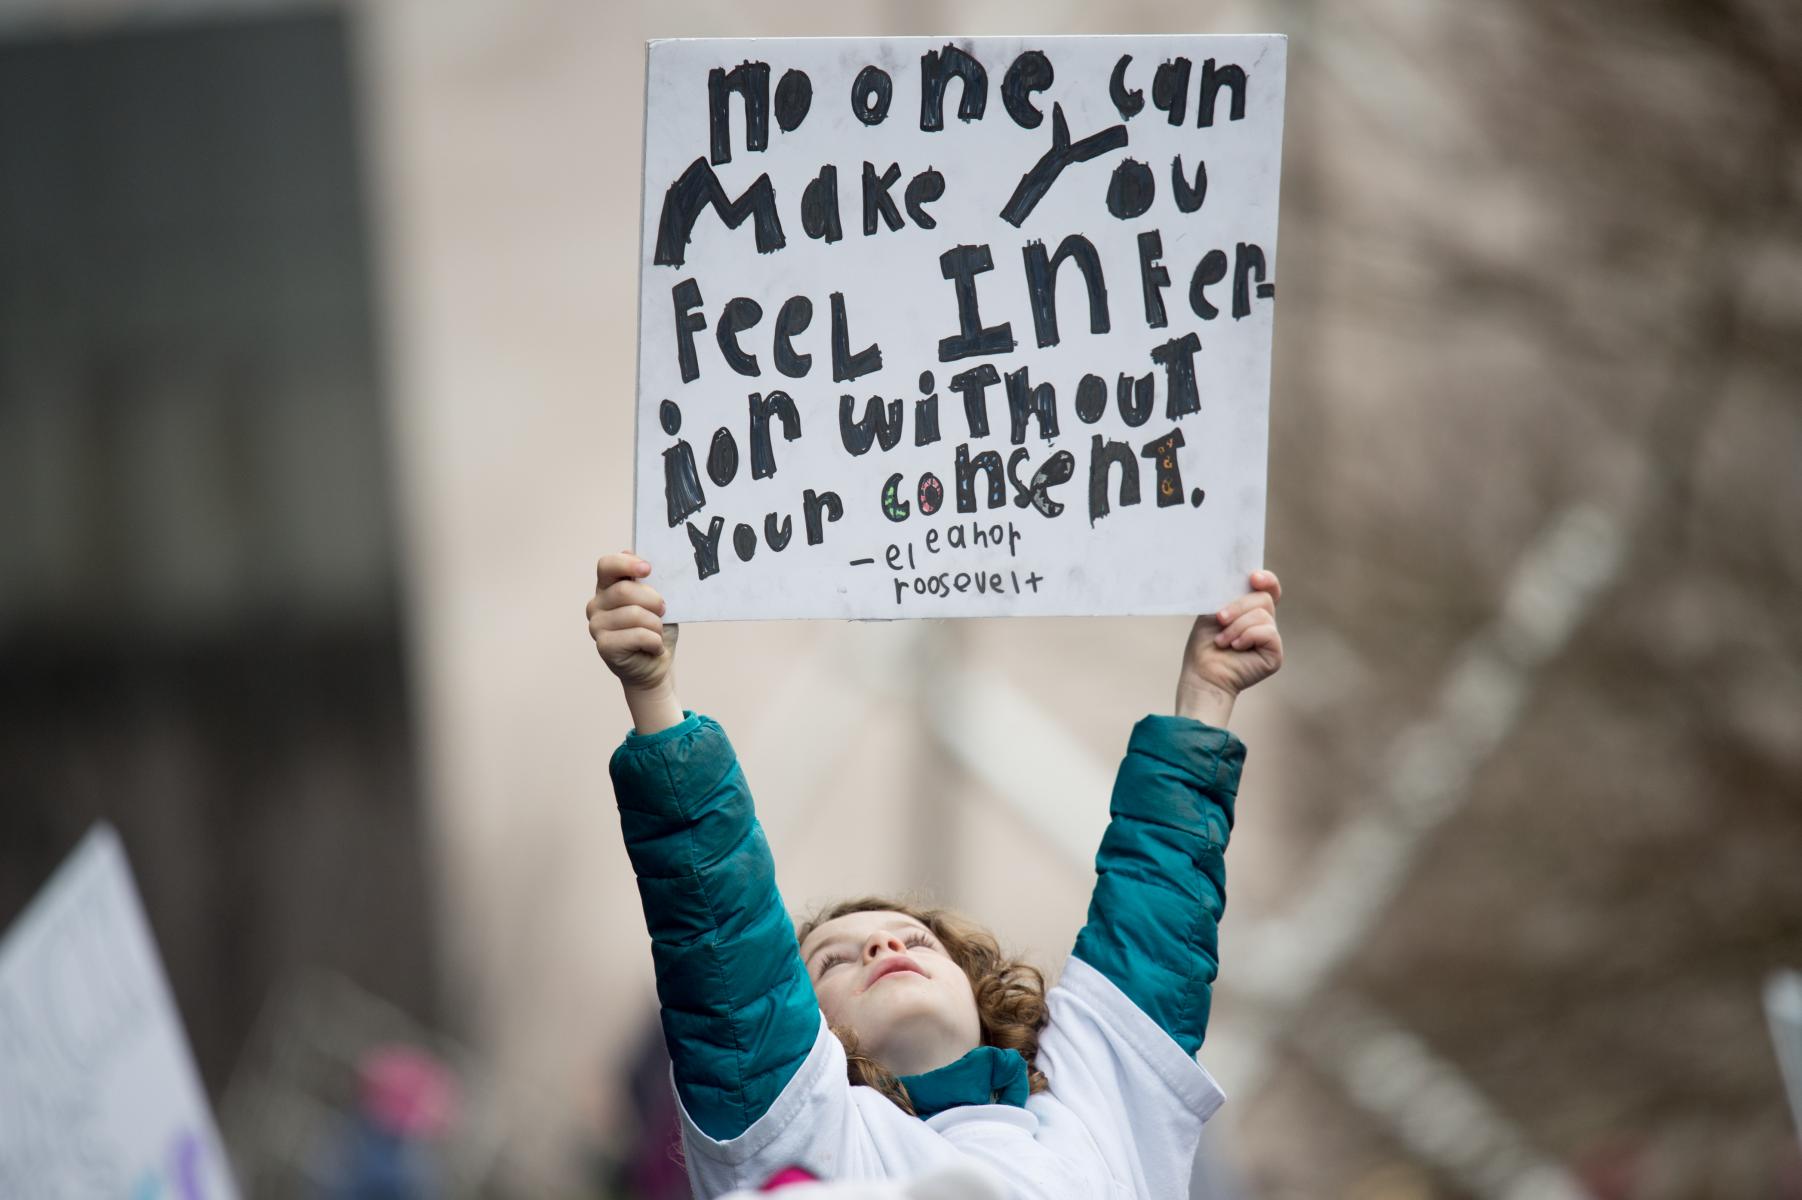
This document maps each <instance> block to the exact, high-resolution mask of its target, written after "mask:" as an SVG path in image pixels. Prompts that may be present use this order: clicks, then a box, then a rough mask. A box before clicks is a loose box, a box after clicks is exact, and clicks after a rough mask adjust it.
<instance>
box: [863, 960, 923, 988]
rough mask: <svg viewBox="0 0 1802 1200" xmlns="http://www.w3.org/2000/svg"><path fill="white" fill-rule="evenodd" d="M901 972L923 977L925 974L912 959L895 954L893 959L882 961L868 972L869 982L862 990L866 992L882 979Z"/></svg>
mask: <svg viewBox="0 0 1802 1200" xmlns="http://www.w3.org/2000/svg"><path fill="white" fill-rule="evenodd" d="M902 971H912V972H913V973H914V974H915V975H919V976H924V975H925V974H926V972H924V971H922V970H920V965H919V964H918V963H916V962H915V961H914V960H913V959H911V958H909V957H907V956H906V955H905V954H897V955H895V956H894V957H893V958H885V959H883V960H882V962H881V964H880V965H878V966H877V968H876V969H875V970H874V971H871V972H870V978H869V982H867V983H865V984H864V985H863V990H864V991H866V992H867V991H869V990H870V989H871V988H873V987H875V986H876V985H877V984H878V983H880V982H882V981H883V980H884V979H887V978H888V977H889V976H890V975H895V974H899V973H900V972H902Z"/></svg>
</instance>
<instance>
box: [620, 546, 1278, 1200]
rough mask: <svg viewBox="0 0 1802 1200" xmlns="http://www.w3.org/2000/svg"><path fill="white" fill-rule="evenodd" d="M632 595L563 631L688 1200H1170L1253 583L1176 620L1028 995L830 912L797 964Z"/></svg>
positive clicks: (1233, 778) (802, 944)
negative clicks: (679, 1136) (615, 683)
mask: <svg viewBox="0 0 1802 1200" xmlns="http://www.w3.org/2000/svg"><path fill="white" fill-rule="evenodd" d="M650 573H651V566H650V564H649V563H647V562H645V561H644V560H643V559H641V558H638V557H636V556H634V555H632V554H629V553H621V554H616V555H608V556H607V557H605V558H603V559H601V560H600V563H599V564H598V567H597V576H598V578H597V585H596V589H595V595H594V598H593V599H592V600H591V601H590V602H589V605H588V618H589V621H588V624H589V632H590V634H591V635H592V636H593V638H594V641H595V645H596V648H597V649H598V650H599V651H600V655H601V658H602V659H603V660H604V661H605V662H606V664H607V666H608V667H609V668H610V669H611V670H612V671H613V673H614V674H615V675H617V676H618V677H619V680H620V683H621V685H622V687H623V688H624V690H625V697H626V703H627V705H628V707H629V708H630V709H631V712H632V718H633V722H634V731H633V732H632V733H631V734H629V735H628V736H627V738H626V740H625V743H624V744H623V745H622V746H620V747H619V749H618V750H617V751H615V753H614V755H613V761H612V768H611V769H612V775H613V783H614V789H615V792H616V794H617V797H618V801H619V808H620V819H621V824H622V827H623V830H624V834H625V839H626V848H627V852H628V854H629V855H630V857H631V860H632V865H633V868H634V870H636V871H637V873H638V880H639V891H640V894H641V896H642V898H643V900H644V909H645V919H646V923H647V925H648V926H649V928H650V933H651V940H652V955H653V958H654V959H655V963H656V972H657V994H658V998H659V1000H660V1001H661V1003H662V1007H663V1029H664V1035H665V1038H666V1039H667V1041H668V1043H669V1050H670V1057H671V1060H672V1062H673V1064H674V1075H675V1083H676V1092H677V1095H678V1096H679V1098H680V1100H681V1105H682V1110H683V1142H684V1146H685V1148H686V1152H687V1161H688V1170H689V1175H690V1178H691V1180H692V1181H693V1183H694V1185H695V1189H696V1194H697V1195H699V1196H703V1197H712V1196H718V1195H720V1194H722V1193H724V1192H728V1191H731V1190H733V1189H734V1188H745V1187H757V1186H759V1185H760V1184H761V1183H763V1181H765V1180H766V1179H768V1178H769V1177H770V1176H771V1175H772V1174H773V1173H775V1172H777V1171H778V1170H780V1169H782V1168H784V1167H789V1166H795V1165H799V1166H801V1167H805V1168H806V1169H807V1170H808V1171H810V1172H812V1173H813V1174H815V1175H818V1176H820V1177H822V1178H825V1179H884V1178H888V1179H905V1178H909V1177H912V1176H914V1175H916V1174H919V1173H922V1172H924V1171H927V1170H931V1169H934V1168H939V1167H944V1166H947V1165H950V1164H955V1163H957V1162H958V1161H960V1160H962V1159H965V1158H974V1159H976V1160H979V1161H980V1162H982V1163H983V1164H984V1165H985V1166H987V1167H989V1168H991V1169H993V1170H994V1171H995V1172H996V1173H998V1174H999V1175H1000V1176H1001V1177H1002V1178H1003V1179H1004V1180H1006V1181H1007V1183H1008V1184H1009V1186H1010V1187H1011V1188H1012V1189H1013V1194H1014V1195H1017V1196H1020V1197H1070V1198H1071V1200H1079V1198H1080V1200H1092V1198H1094V1197H1157V1198H1160V1200H1161V1198H1163V1197H1171V1196H1181V1195H1186V1194H1187V1189H1188V1181H1189V1172H1190V1163H1191V1160H1192V1159H1193V1157H1194V1152H1195V1145H1196V1142H1197V1139H1198V1138H1199V1137H1200V1133H1201V1126H1202V1123H1203V1122H1204V1121H1206V1120H1207V1118H1208V1117H1209V1116H1210V1115H1211V1114H1212V1113H1213V1111H1214V1110H1215V1109H1216V1108H1217V1107H1218V1106H1219V1104H1220V1102H1221V1099H1222V1097H1221V1094H1220V1090H1219V1088H1218V1086H1216V1085H1215V1083H1214V1081H1213V1079H1212V1078H1211V1077H1209V1075H1208V1074H1207V1072H1206V1071H1204V1070H1202V1068H1201V1067H1200V1066H1199V1065H1198V1064H1197V1063H1196V1061H1195V1055H1196V1052H1197V1050H1198V1049H1199V1048H1200V1046H1201V1042H1202V1037H1203V1034H1204V1033H1205V1032H1206V1029H1207V1019H1208V1008H1209V999H1210V990H1209V989H1210V985H1211V984H1212V982H1213V980H1214V978H1215V974H1216V972H1217V968H1218V955H1217V940H1216V927H1217V922H1218V921H1219V918H1220V913H1221V910H1222V908H1223V907H1224V905H1225V874H1224V863H1223V854H1224V851H1225V848H1226V840H1227V834H1228V831H1229V830H1230V828H1231V826H1232V813H1233V799H1234V794H1235V792H1236V790H1237V786H1238V779H1239V771H1240V767H1241V765H1242V763H1243V761H1244V753H1245V751H1244V745H1243V744H1242V743H1241V742H1240V741H1239V740H1238V739H1237V738H1236V737H1234V736H1233V735H1232V734H1230V733H1228V732H1227V731H1226V729H1225V728H1224V726H1225V724H1226V721H1227V718H1228V717H1229V715H1230V714H1231V712H1232V707H1233V701H1234V698H1235V697H1236V696H1237V695H1238V694H1239V692H1241V691H1243V690H1244V689H1245V688H1247V687H1250V686H1251V685H1252V684H1254V683H1257V682H1258V681H1259V680H1261V679H1264V678H1266V677H1267V676H1269V675H1270V674H1272V673H1273V672H1275V671H1276V670H1277V668H1278V667H1280V666H1281V665H1282V656H1283V651H1282V640H1281V637H1280V635H1279V634H1278V632H1277V626H1276V616H1275V609H1276V602H1277V599H1278V597H1279V596H1280V595H1281V587H1280V585H1279V584H1278V582H1277V578H1276V576H1275V575H1273V574H1271V573H1270V572H1268V571H1258V572H1255V573H1253V575H1252V576H1251V586H1252V590H1251V591H1250V592H1249V593H1247V594H1246V595H1244V596H1241V597H1240V598H1239V599H1237V600H1235V601H1234V602H1233V603H1231V604H1230V605H1228V606H1227V607H1226V608H1224V609H1222V610H1220V611H1219V612H1217V613H1213V614H1209V615H1206V616H1202V617H1199V618H1197V620H1196V622H1195V625H1194V627H1193V629H1192V631H1191V633H1190V635H1189V641H1188V646H1187V647H1186V649H1185V650H1184V654H1183V664H1182V669H1181V673H1180V675H1179V679H1178V684H1177V695H1176V715H1174V716H1150V717H1146V718H1145V719H1144V720H1142V721H1140V722H1139V723H1138V725H1137V726H1136V727H1135V728H1134V729H1133V732H1132V737H1131V739H1130V740H1129V742H1128V744H1127V750H1126V757H1125V759H1124V761H1123V762H1122V763H1121V765H1120V772H1119V776H1118V778H1117V780H1116V782H1115V785H1114V794H1113V802H1112V809H1111V812H1112V821H1111V823H1110V825H1109V827H1108V830H1107V833H1106V835H1105V836H1104V838H1103V839H1102V844H1101V849H1100V853H1099V855H1098V857H1097V860H1096V870H1097V875H1098V878H1097V880H1096V886H1095V891H1094V895H1093V897H1092V899H1091V902H1090V907H1089V916H1088V922H1087V924H1086V925H1085V926H1084V927H1083V930H1082V932H1081V933H1080V934H1079V935H1078V936H1077V939H1076V946H1075V949H1074V951H1073V952H1072V954H1071V957H1070V959H1069V961H1068V963H1067V964H1066V965H1065V968H1064V971H1063V975H1062V977H1061V979H1060V981H1059V983H1058V985H1057V986H1056V987H1054V988H1051V989H1050V990H1049V991H1046V990H1045V989H1044V986H1043V983H1042V980H1041V978H1040V976H1039V974H1038V972H1037V971H1035V970H1033V969H1032V968H1031V967H1028V966H1026V965H1025V964H1023V963H1021V962H1018V961H1016V960H1012V959H1008V958H1006V957H1004V956H1003V955H1002V954H1001V953H1000V951H999V949H998V948H997V946H996V943H995V940H994V939H993V938H992V937H991V936H990V935H989V934H987V933H986V932H984V931H983V930H981V929H980V928H978V927H976V926H974V925H972V924H971V923H970V922H968V921H967V920H965V919H963V918H961V917H958V916H956V915H954V914H951V913H947V912H944V911H942V910H938V909H919V908H914V907H911V906H908V905H904V904H900V903H896V902H892V901H885V900H876V899H865V900H853V901H850V902H847V903H844V904H840V905H838V906H836V907H834V908H831V909H829V910H828V911H827V912H826V913H824V914H822V916H821V917H820V918H818V919H816V920H814V921H811V922H808V923H807V924H806V925H805V926H804V927H803V928H802V930H801V933H800V937H799V938H798V939H797V936H796V931H795V929H794V927H793V925H792V924H791V923H790V921H789V918H788V915H787V913H786V911H785V910H784V908H783V905H782V900H781V896H780V895H779V894H778V892H777V890H776V884H775V877H774V864H773V862H772V861H771V858H770V853H769V848H768V846H767V844H766V843H765V841H764V838H763V832H762V830H761V828H760V827H759V826H758V823H757V820H756V817H755V815H754V813H753V811H752V806H751V797H750V792H749V790H748V788H747V785H746V783H745V778H744V774H743V772H742V771H741V770H740V769H739V766H738V761H737V758H736V757H735V755H734V754H733V751H732V747H731V744H730V743H729V742H728V741H727V740H726V735H725V733H724V732H723V731H722V730H721V729H720V727H719V726H718V725H717V724H715V723H714V722H713V721H711V720H709V719H708V718H706V717H702V716H698V715H695V714H693V713H684V711H683V710H682V708H681V706H680V705H679V704H678V703H677V701H676V697H675V691H674V685H673V681H672V678H671V664H672V662H673V659H674V653H675V647H676V627H675V626H674V625H665V624H664V623H663V620H662V614H663V611H664V606H663V600H662V598H661V597H660V596H659V595H658V594H657V592H656V591H655V590H654V589H653V588H652V587H651V586H650V584H649V583H648V582H647V577H648V576H649V575H650Z"/></svg>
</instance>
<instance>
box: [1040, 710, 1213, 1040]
mask: <svg viewBox="0 0 1802 1200" xmlns="http://www.w3.org/2000/svg"><path fill="white" fill-rule="evenodd" d="M1244 763H1245V744H1244V743H1243V742H1241V741H1240V740H1239V739H1238V738H1237V737H1234V736H1233V735H1232V734H1231V733H1228V732H1227V731H1226V730H1224V729H1216V728H1214V727H1213V726H1210V725H1204V724H1202V723H1201V722H1199V721H1193V720H1190V719H1188V718H1186V717H1164V716H1151V717H1146V718H1145V719H1144V720H1142V721H1140V722H1139V723H1138V724H1137V725H1136V726H1134V727H1133V732H1132V738H1131V740H1130V741H1129V742H1128V743H1127V748H1126V757H1125V759H1124V760H1122V762H1121V763H1120V772H1119V774H1118V775H1117V776H1116V777H1115V780H1114V794H1113V800H1112V802H1111V804H1110V806H1109V814H1110V816H1111V818H1112V819H1111V821H1110V822H1109V824H1108V828H1107V833H1106V834H1105V835H1103V837H1102V839H1101V850H1100V852H1099V853H1098V854H1097V855H1096V858H1095V875H1096V879H1095V891H1094V894H1093V896H1092V897H1091V899H1090V901H1089V918H1088V922H1087V924H1085V925H1084V926H1083V930H1082V932H1081V933H1080V934H1079V935H1078V936H1077V939H1076V949H1075V951H1074V953H1075V956H1076V957H1077V958H1080V959H1082V960H1083V961H1084V962H1086V963H1088V964H1089V965H1090V966H1092V967H1094V968H1096V969H1097V970H1099V971H1100V972H1101V973H1102V974H1103V975H1105V976H1106V977H1107V978H1108V980H1109V981H1110V982H1112V983H1113V984H1114V986H1115V987H1117V988H1119V989H1120V990H1121V991H1122V992H1124V993H1125V994H1126V995H1127V997H1128V998H1130V999H1131V1000H1132V1002H1133V1003H1134V1004H1136V1005H1137V1006H1138V1007H1139V1008H1140V1009H1141V1010H1142V1011H1143V1012H1145V1013H1146V1014H1147V1015H1148V1016H1150V1017H1151V1018H1152V1020H1154V1021H1156V1022H1157V1024H1158V1025H1159V1026H1160V1027H1161V1028H1162V1029H1163V1030H1164V1031H1165V1032H1166V1033H1168V1034H1169V1035H1170V1036H1171V1037H1172V1038H1174V1039H1175V1040H1176V1042H1177V1044H1178V1045H1180V1046H1181V1047H1182V1048H1183V1049H1184V1050H1185V1051H1186V1052H1187V1053H1189V1054H1190V1055H1193V1054H1194V1053H1195V1052H1196V1051H1197V1050H1199V1049H1200V1048H1201V1042H1202V1038H1203V1036H1204V1035H1205V1034H1206V1033H1207V1027H1208V1010H1209V1008H1210V1006H1211V1004H1212V999H1213V995H1212V987H1213V983H1214V979H1215V977H1216V976H1217V975H1218V973H1219V967H1220V946H1219V922H1220V916H1221V913H1222V911H1223V910H1224V909H1225V907H1226V860H1225V854H1226V841H1227V836H1228V834H1229V833H1230V832H1231V830H1232V826H1233V799H1234V796H1235V795H1236V794H1237V792H1238V789H1239V772H1240V769H1241V768H1242V767H1243V766H1244Z"/></svg>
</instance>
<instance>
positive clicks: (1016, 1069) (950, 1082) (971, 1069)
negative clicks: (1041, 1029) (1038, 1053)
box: [901, 1046, 1032, 1119]
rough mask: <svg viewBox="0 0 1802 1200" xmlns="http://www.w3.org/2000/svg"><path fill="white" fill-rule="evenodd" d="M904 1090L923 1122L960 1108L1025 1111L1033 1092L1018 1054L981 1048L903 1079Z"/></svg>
mask: <svg viewBox="0 0 1802 1200" xmlns="http://www.w3.org/2000/svg"><path fill="white" fill-rule="evenodd" d="M901 1086H902V1087H904V1088H906V1089H907V1098H908V1099H909V1100H912V1101H913V1106H914V1112H915V1113H916V1114H917V1115H919V1116H920V1117H921V1118H922V1119H924V1118H926V1117H933V1116H937V1115H938V1114H939V1113H942V1112H944V1111H945V1110H946V1109H948V1108H956V1107H958V1106H959V1105H961V1104H1011V1105H1013V1106H1014V1107H1015V1108H1025V1107H1026V1096H1027V1094H1028V1093H1029V1092H1030V1091H1031V1090H1032V1089H1031V1087H1030V1085H1029V1084H1028V1082H1027V1077H1026V1060H1025V1059H1024V1058H1022V1057H1021V1055H1020V1052H1019V1051H1018V1050H1003V1049H1001V1048H1000V1047H998V1046H978V1047H976V1049H974V1050H972V1051H970V1052H969V1053H968V1054H966V1055H964V1056H963V1057H962V1058H960V1059H958V1060H957V1061H956V1062H954V1063H950V1064H949V1065H947V1066H943V1067H939V1068H938V1069H937V1070H933V1071H927V1072H924V1073H923V1074H920V1075H903V1076H901Z"/></svg>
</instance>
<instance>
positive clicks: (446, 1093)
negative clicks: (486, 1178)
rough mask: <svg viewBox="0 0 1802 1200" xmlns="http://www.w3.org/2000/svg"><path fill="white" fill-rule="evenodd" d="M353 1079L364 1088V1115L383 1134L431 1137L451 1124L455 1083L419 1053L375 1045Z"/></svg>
mask: <svg viewBox="0 0 1802 1200" xmlns="http://www.w3.org/2000/svg"><path fill="white" fill-rule="evenodd" d="M357 1074H358V1076H359V1079H360V1081H361V1084H362V1089H363V1097H362V1104H363V1112H364V1114H365V1115H366V1116H367V1117H368V1118H369V1120H370V1121H371V1122H372V1123H373V1124H374V1125H375V1126H376V1128H378V1129H380V1130H382V1131H384V1132H386V1133H391V1134H394V1135H395V1136H397V1137H402V1138H411V1139H426V1138H434V1137H437V1136H438V1135H439V1134H441V1133H443V1132H444V1131H445V1130H447V1129H449V1128H450V1126H451V1123H452V1122H453V1121H454V1120H455V1119H456V1109H457V1082H456V1079H455V1078H454V1077H453V1076H452V1075H451V1073H450V1070H449V1068H447V1067H445V1066H444V1065H443V1064H442V1063H440V1062H439V1061H438V1060H437V1059H436V1058H434V1057H432V1056H431V1055H430V1054H427V1053H426V1052H425V1051H424V1050H420V1049H418V1048H417V1047H414V1046H400V1045H395V1046H378V1047H376V1048H375V1049H373V1050H370V1051H369V1052H368V1053H366V1054H365V1055H364V1056H363V1060H362V1063H361V1064H360V1065H359V1067H358V1069H357Z"/></svg>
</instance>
